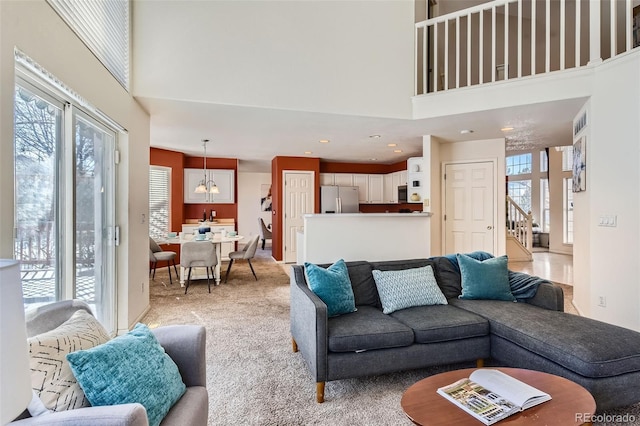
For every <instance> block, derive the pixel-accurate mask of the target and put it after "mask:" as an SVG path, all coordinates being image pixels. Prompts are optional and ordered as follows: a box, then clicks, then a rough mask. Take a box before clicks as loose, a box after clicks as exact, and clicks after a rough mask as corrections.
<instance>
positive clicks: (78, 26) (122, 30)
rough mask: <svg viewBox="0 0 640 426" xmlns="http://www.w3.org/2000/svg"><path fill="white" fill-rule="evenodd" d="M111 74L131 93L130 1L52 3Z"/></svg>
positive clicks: (58, 0)
mask: <svg viewBox="0 0 640 426" xmlns="http://www.w3.org/2000/svg"><path fill="white" fill-rule="evenodd" d="M48 2H49V4H50V5H51V7H53V9H54V10H55V11H56V12H58V14H59V15H60V16H61V17H62V19H64V20H65V22H66V23H67V25H69V27H70V28H71V29H72V30H73V32H75V33H76V34H77V35H78V37H80V39H81V40H82V41H83V42H84V44H86V45H87V47H88V48H89V49H90V50H91V51H92V52H93V54H94V55H96V57H97V58H98V59H99V60H100V62H102V64H103V65H104V66H105V68H107V69H108V70H109V72H110V73H111V74H112V75H113V76H114V77H115V78H116V80H118V81H119V82H120V84H122V86H123V87H124V88H125V89H127V90H129V34H130V31H129V27H130V23H129V0H99V1H95V0H94V1H86V0H48Z"/></svg>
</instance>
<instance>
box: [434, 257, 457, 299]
mask: <svg viewBox="0 0 640 426" xmlns="http://www.w3.org/2000/svg"><path fill="white" fill-rule="evenodd" d="M430 260H431V261H432V262H433V264H434V265H435V269H436V273H437V276H438V285H439V286H440V290H442V294H444V296H445V297H446V298H447V299H451V298H452V297H458V296H460V295H461V294H462V280H461V277H460V268H458V266H457V263H456V264H454V263H453V262H452V261H451V260H450V259H449V258H448V257H446V256H436V257H432V258H431V259H430Z"/></svg>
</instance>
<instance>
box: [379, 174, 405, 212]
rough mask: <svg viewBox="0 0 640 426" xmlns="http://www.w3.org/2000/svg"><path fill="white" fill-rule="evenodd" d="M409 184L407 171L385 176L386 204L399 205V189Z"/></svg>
mask: <svg viewBox="0 0 640 426" xmlns="http://www.w3.org/2000/svg"><path fill="white" fill-rule="evenodd" d="M406 184H407V171H406V170H401V171H399V172H393V173H387V174H386V175H384V189H383V195H384V197H383V198H384V202H385V203H396V204H397V203H398V187H399V186H400V185H406Z"/></svg>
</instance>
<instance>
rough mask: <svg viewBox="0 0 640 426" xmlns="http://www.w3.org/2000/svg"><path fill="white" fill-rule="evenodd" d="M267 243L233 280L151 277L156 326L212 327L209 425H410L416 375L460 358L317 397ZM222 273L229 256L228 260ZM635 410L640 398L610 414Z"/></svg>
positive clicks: (344, 383)
mask: <svg viewBox="0 0 640 426" xmlns="http://www.w3.org/2000/svg"><path fill="white" fill-rule="evenodd" d="M267 252H268V250H267V251H265V252H263V253H261V257H260V258H256V259H255V260H254V261H253V264H254V268H255V270H256V274H257V275H258V279H259V280H258V281H255V280H254V278H253V276H252V275H251V271H250V270H249V266H248V265H247V263H246V262H242V261H240V262H238V263H237V264H236V263H234V265H233V268H232V271H231V275H230V277H229V281H228V283H227V284H224V283H223V284H220V285H219V286H215V287H213V286H212V288H211V294H209V293H208V292H207V285H206V280H201V281H197V282H196V283H195V284H192V286H191V287H190V288H189V292H188V294H187V295H184V288H181V287H180V286H179V284H177V283H176V281H175V280H174V284H173V285H169V280H168V275H167V272H166V268H162V271H161V270H160V269H159V270H158V272H157V274H156V279H155V280H153V281H151V283H150V287H151V310H150V311H149V313H148V314H147V315H146V316H145V318H144V319H143V322H144V323H146V324H148V325H149V326H150V327H157V326H160V325H167V324H192V323H195V324H202V325H204V326H205V327H206V329H207V387H208V390H209V398H210V399H209V401H210V406H209V424H210V425H232V424H234V425H235V424H242V425H282V426H285V425H286V426H288V425H390V426H391V425H407V426H408V425H411V424H412V422H411V421H409V420H408V419H407V418H406V416H405V415H404V413H403V411H402V408H401V407H400V398H401V397H402V393H403V392H404V391H405V390H406V389H407V388H408V387H409V386H411V385H412V384H413V383H415V382H416V381H418V380H420V379H423V378H424V377H427V376H429V375H431V374H435V373H438V372H441V371H445V370H446V369H451V368H462V367H465V368H466V367H473V366H474V365H473V364H469V365H456V366H448V367H440V368H429V369H422V370H414V371H409V372H402V373H396V374H388V375H382V376H374V377H367V378H361V379H351V380H338V381H335V382H329V383H327V385H326V402H325V403H323V404H318V403H316V402H315V382H314V380H313V379H312V377H311V375H310V373H309V372H308V370H307V367H306V365H305V364H304V362H303V361H302V357H301V355H300V354H299V353H297V354H296V353H293V352H292V350H291V337H290V333H289V278H288V277H287V275H286V274H285V273H284V272H283V270H282V268H281V266H280V265H277V264H276V263H275V262H273V261H272V260H271V259H270V258H269V256H268V253H267ZM222 270H223V279H224V271H225V270H226V263H225V264H223V268H222ZM625 413H630V414H632V415H635V419H637V420H636V423H628V422H627V423H621V422H615V421H614V422H612V423H598V422H596V423H594V424H596V425H609V424H611V425H614V424H615V425H621V424H637V425H640V404H636V405H634V406H632V407H629V408H628V409H621V410H617V411H616V412H615V413H614V412H612V413H609V414H625Z"/></svg>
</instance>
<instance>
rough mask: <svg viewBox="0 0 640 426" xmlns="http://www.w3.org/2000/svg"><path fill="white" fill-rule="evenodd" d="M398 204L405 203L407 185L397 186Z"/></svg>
mask: <svg viewBox="0 0 640 426" xmlns="http://www.w3.org/2000/svg"><path fill="white" fill-rule="evenodd" d="M398 202H399V203H406V202H407V185H400V186H398Z"/></svg>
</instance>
